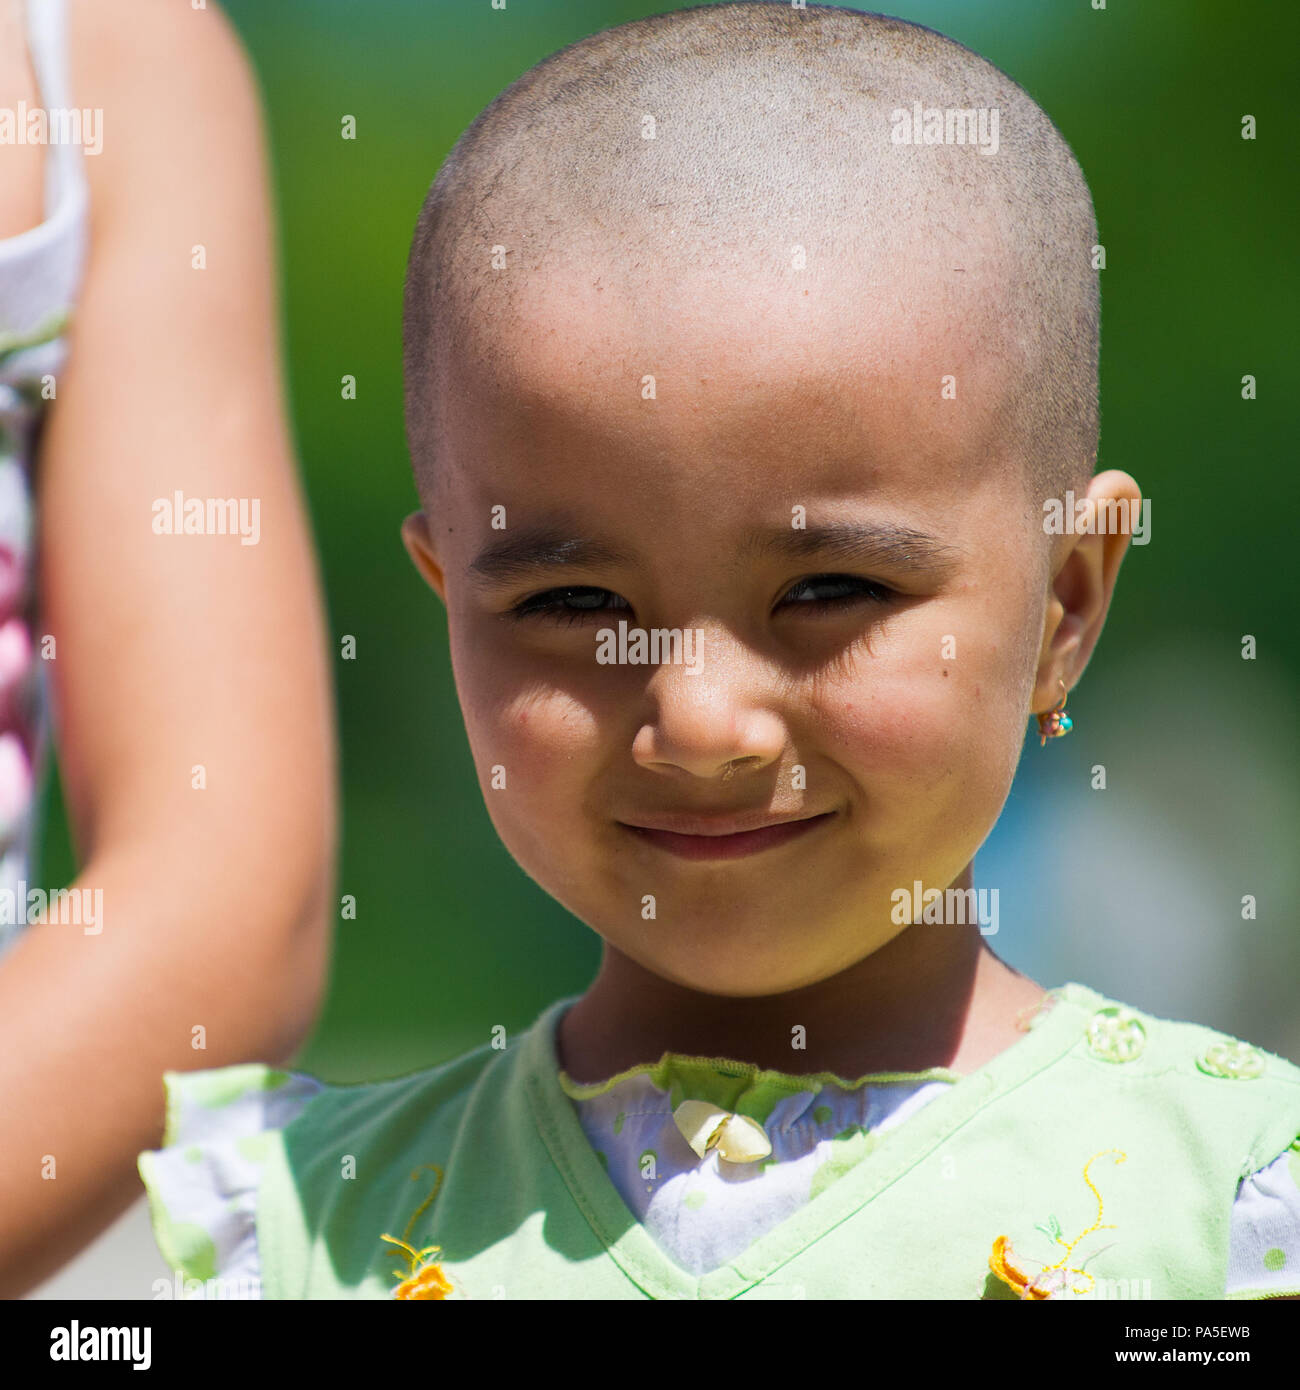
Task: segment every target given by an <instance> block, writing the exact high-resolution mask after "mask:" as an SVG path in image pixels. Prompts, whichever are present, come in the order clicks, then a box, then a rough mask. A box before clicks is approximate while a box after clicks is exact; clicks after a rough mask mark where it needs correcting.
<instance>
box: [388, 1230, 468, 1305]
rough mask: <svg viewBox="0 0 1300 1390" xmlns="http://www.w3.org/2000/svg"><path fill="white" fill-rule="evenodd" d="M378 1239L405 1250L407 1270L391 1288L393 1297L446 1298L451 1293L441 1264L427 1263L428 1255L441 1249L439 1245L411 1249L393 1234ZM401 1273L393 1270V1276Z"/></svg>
mask: <svg viewBox="0 0 1300 1390" xmlns="http://www.w3.org/2000/svg"><path fill="white" fill-rule="evenodd" d="M379 1239H380V1240H388V1241H392V1243H393V1244H394V1245H399V1246H401V1248H402V1249H403V1250H405V1251H406V1258H407V1263H408V1266H409V1272H408V1274H407V1277H406V1278H405V1279H402V1282H401V1283H400V1284H399V1285H398V1286H397V1288H395V1289H394V1290H393V1297H394V1298H446V1297H447V1295H448V1294H449V1293H451V1291H452V1285H451V1282H450V1280H449V1279H448V1278H447V1276H446V1275H445V1274H444V1273H443V1272H442V1266H441V1265H439V1264H429V1263H428V1259H429V1257H430V1256H431V1255H436V1254H437V1253H438V1251H439V1250H441V1249H442V1247H441V1246H440V1245H426V1246H425V1247H424V1249H423V1250H413V1249H412V1248H411V1247H410V1246H409V1245H407V1243H406V1242H405V1241H404V1240H398V1239H397V1238H396V1237H395V1236H380V1237H379ZM401 1274H402V1271H401V1270H400V1269H395V1270H394V1271H393V1276H394V1278H400V1277H401Z"/></svg>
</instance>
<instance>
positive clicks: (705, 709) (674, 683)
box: [632, 628, 788, 778]
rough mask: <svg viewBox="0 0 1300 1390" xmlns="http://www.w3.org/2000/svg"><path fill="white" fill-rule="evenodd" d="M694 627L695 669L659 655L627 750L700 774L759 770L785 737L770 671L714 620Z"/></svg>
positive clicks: (645, 761) (649, 762)
mask: <svg viewBox="0 0 1300 1390" xmlns="http://www.w3.org/2000/svg"><path fill="white" fill-rule="evenodd" d="M696 631H697V633H699V634H701V635H702V636H703V641H701V642H699V643H697V644H696V647H695V655H696V665H695V667H694V669H692V667H691V666H689V665H688V664H687V663H686V662H684V661H683V662H664V663H662V664H661V665H659V666H658V667H657V668H656V670H655V671H654V673H653V674H652V675H651V677H650V680H649V683H648V687H647V693H648V696H649V702H650V708H649V712H648V717H647V719H646V722H645V723H644V724H642V726H641V728H640V729H638V731H637V734H636V738H635V739H634V741H633V748H632V752H633V756H634V757H635V758H636V760H637V762H638V763H640V764H642V765H643V766H646V767H660V768H663V767H669V766H674V767H678V768H681V769H683V770H685V771H687V772H690V773H692V774H694V775H695V776H697V777H704V778H712V777H723V776H726V777H728V778H729V777H730V776H731V775H732V773H733V772H735V771H741V770H743V771H747V772H755V771H759V770H761V769H762V768H763V767H766V766H768V765H769V764H770V763H773V762H776V761H777V760H779V758H780V757H781V754H782V752H783V750H784V748H785V745H786V742H787V739H788V730H787V727H786V722H785V717H784V715H783V714H782V712H781V710H780V708H779V704H778V698H779V696H778V689H779V687H778V684H777V680H776V678H775V675H774V674H773V672H772V671H771V669H770V668H769V666H768V664H767V663H766V662H764V661H763V660H762V659H761V658H760V657H758V656H757V655H756V654H755V653H753V652H751V651H749V650H748V649H746V648H745V647H744V646H743V644H741V643H739V642H736V641H734V640H728V639H726V638H725V637H723V636H721V635H720V634H718V633H717V631H716V629H713V628H710V629H708V630H707V631H705V630H704V629H697V630H696ZM732 764H734V765H735V766H734V767H731V766H730V765H732Z"/></svg>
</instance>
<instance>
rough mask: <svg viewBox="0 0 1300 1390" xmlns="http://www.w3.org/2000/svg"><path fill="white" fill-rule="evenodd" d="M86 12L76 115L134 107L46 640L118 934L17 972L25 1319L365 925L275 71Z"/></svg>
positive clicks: (75, 799)
mask: <svg viewBox="0 0 1300 1390" xmlns="http://www.w3.org/2000/svg"><path fill="white" fill-rule="evenodd" d="M69 17H70V35H71V37H70V71H69V76H70V83H71V93H72V95H71V100H72V101H73V102H74V103H75V104H76V105H78V106H82V107H98V108H101V109H102V111H103V153H102V154H100V155H98V156H92V157H89V158H87V160H86V168H87V173H88V177H89V180H90V206H91V235H90V248H91V249H90V253H89V260H88V263H87V269H86V276H85V281H84V285H83V291H82V294H81V297H80V299H79V302H78V304H77V309H76V316H75V321H74V325H73V328H72V330H71V339H70V354H69V360H68V363H67V365H66V367H65V369H64V371H63V372H62V373H61V374H60V378H59V380H58V384H57V391H58V394H57V399H56V402H55V404H54V406H53V407H52V413H51V417H50V421H49V424H48V427H47V431H46V435H45V439H44V444H43V450H42V455H41V458H40V461H39V480H40V481H39V491H38V506H39V518H40V536H39V543H40V569H39V578H38V585H39V592H40V596H41V603H42V607H43V613H42V616H41V618H40V620H39V622H38V626H37V629H36V632H35V633H34V638H35V641H36V645H37V647H38V649H39V646H40V641H41V638H42V637H43V636H44V635H45V634H49V635H51V636H53V638H54V639H55V644H56V646H55V651H56V654H55V656H54V659H53V660H52V661H50V662H49V676H50V678H51V681H52V688H53V693H54V697H55V709H54V719H55V724H54V729H55V737H56V740H57V746H58V750H59V756H60V762H61V768H62V772H63V777H64V785H65V788H66V797H67V804H68V810H69V816H70V820H71V823H72V829H73V833H74V837H75V840H76V843H77V848H78V855H79V862H80V864H81V871H80V873H79V875H78V877H77V880H76V883H75V884H74V887H85V888H89V889H91V890H95V889H102V890H103V899H102V903H103V929H102V931H101V932H100V933H99V934H98V935H87V934H85V933H84V931H83V930H82V929H81V928H80V927H76V926H64V925H58V924H54V923H51V924H48V925H41V926H36V927H32V928H29V929H28V930H27V932H26V934H25V935H24V936H23V937H22V938H21V939H20V940H19V942H18V943H17V945H16V946H15V947H14V948H13V949H12V950H11V951H10V952H9V953H8V954H7V955H6V957H5V958H4V959H3V961H0V1112H2V1118H0V1295H5V1296H11V1297H12V1296H14V1295H17V1294H19V1293H21V1292H23V1291H25V1290H27V1289H29V1288H30V1287H32V1286H33V1285H35V1284H36V1283H38V1282H39V1281H40V1280H41V1279H43V1278H44V1277H46V1276H48V1275H49V1274H50V1273H51V1272H53V1271H54V1270H55V1269H57V1268H58V1267H59V1266H60V1265H61V1264H63V1263H64V1262H66V1261H67V1260H68V1259H69V1258H71V1257H72V1256H73V1255H74V1254H76V1253H77V1251H78V1250H79V1249H80V1248H81V1247H83V1246H84V1245H85V1244H87V1243H88V1242H89V1241H90V1240H92V1239H93V1238H94V1237H95V1236H96V1235H97V1234H98V1233H99V1232H101V1231H102V1230H103V1229H104V1228H105V1227H106V1226H107V1225H108V1224H109V1223H110V1222H111V1221H112V1220H114V1219H115V1218H116V1217H117V1216H118V1215H119V1214H120V1213H121V1212H122V1211H123V1210H125V1208H126V1207H127V1206H128V1205H129V1204H130V1203H131V1201H132V1200H133V1199H134V1198H136V1197H137V1196H139V1195H141V1194H142V1191H143V1189H142V1186H141V1183H140V1179H139V1177H138V1175H137V1172H136V1168H135V1159H136V1154H137V1153H138V1152H139V1151H140V1150H141V1149H145V1148H151V1147H157V1146H158V1145H159V1144H160V1142H161V1138H162V1124H163V1114H162V1101H163V1090H162V1079H161V1073H162V1072H163V1071H164V1070H165V1069H173V1070H192V1069H195V1068H200V1067H216V1066H223V1065H227V1064H229V1063H233V1062H239V1061H243V1060H252V1059H260V1060H266V1061H285V1060H287V1059H288V1058H289V1057H290V1056H291V1054H292V1053H293V1051H294V1049H295V1048H296V1047H297V1046H298V1045H299V1044H300V1042H301V1041H302V1040H303V1038H304V1037H305V1035H306V1034H307V1032H308V1031H309V1029H310V1027H311V1025H312V1023H313V1021H314V1018H315V1014H316V1010H317V1008H318V1007H319V1002H320V999H321V996H322V993H323V989H324V984H325V980H326V974H327V961H328V947H329V930H330V922H331V921H332V916H333V914H332V910H331V900H332V896H333V878H332V860H333V853H334V845H335V833H336V832H335V781H336V771H335V764H334V728H333V708H332V695H331V688H330V678H329V666H328V654H327V638H326V629H325V623H324V618H323V614H322V605H321V597H320V591H319V584H318V579H317V574H316V568H315V558H314V555H313V551H312V547H311V543H310V540H309V533H308V528H307V522H306V518H305V513H304V505H303V499H302V496H301V494H300V491H299V487H298V483H297V479H296V475H295V470H294V461H293V450H292V445H291V442H290V440H289V437H288V430H287V427H286V423H285V419H284V412H283V404H282V386H281V376H280V365H279V355H278V344H277V321H276V319H277V311H276V302H275V291H274V278H275V277H274V267H273V254H272V248H273V245H274V241H273V237H274V230H273V226H272V221H271V215H270V199H269V191H268V175H267V169H266V161H265V157H264V152H263V143H262V142H263V134H262V128H261V124H260V112H259V105H258V99H257V93H256V88H255V84H254V80H253V77H252V73H251V69H250V66H249V64H248V61H247V59H246V58H245V56H244V54H243V51H242V48H241V47H240V44H239V42H238V40H237V38H236V36H235V34H234V32H233V30H232V28H231V26H230V24H229V22H228V21H227V20H226V19H225V17H224V16H223V15H222V14H221V13H220V11H219V10H218V9H217V8H216V6H215V4H211V3H210V4H209V5H208V6H207V8H206V9H201V10H194V9H191V7H190V5H189V4H188V3H187V0H72V3H71V4H70V16H69ZM197 246H201V247H202V248H203V257H204V260H205V268H202V269H199V268H196V266H195V261H196V256H197V253H196V251H195V250H194V248H195V247H197ZM178 491H179V492H181V493H182V494H183V496H184V497H185V498H199V499H207V498H222V499H225V498H235V499H245V500H246V501H247V502H249V503H250V504H251V503H252V502H253V500H254V499H255V500H256V502H257V504H258V512H257V515H258V517H259V522H260V528H259V529H260V534H259V535H258V539H257V543H256V544H242V543H241V540H240V538H239V536H236V535H224V536H222V535H158V534H155V532H154V529H153V519H154V503H155V501H156V500H157V499H169V500H170V499H172V498H173V497H174V495H175V493H177V492H178ZM246 515H248V516H250V517H251V515H252V512H251V505H250V509H249V510H248V512H246ZM200 765H201V767H202V781H203V783H204V785H203V786H202V787H201V788H200V787H198V786H197V785H196V784H197V783H198V781H199V780H200V774H199V773H198V772H196V771H195V769H196V768H197V767H198V766H200ZM44 886H46V887H53V886H55V885H44ZM197 1029H202V1030H203V1032H202V1034H201V1035H200V1034H198V1033H196V1031H195V1030H197ZM199 1036H202V1037H203V1040H204V1042H205V1044H206V1045H205V1047H204V1048H203V1049H201V1050H200V1049H196V1048H195V1047H194V1046H193V1042H194V1040H195V1038H196V1037H199ZM47 1155H50V1156H52V1157H53V1159H54V1162H55V1165H56V1167H55V1170H54V1171H55V1173H56V1176H55V1177H54V1178H53V1179H51V1178H49V1177H48V1176H43V1172H44V1173H45V1174H48V1172H49V1168H48V1163H49V1160H48V1159H47V1158H46V1156H47ZM121 1292H122V1293H123V1294H125V1295H128V1296H129V1293H130V1291H129V1290H122V1291H121ZM144 1292H145V1291H141V1296H143V1295H144Z"/></svg>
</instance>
